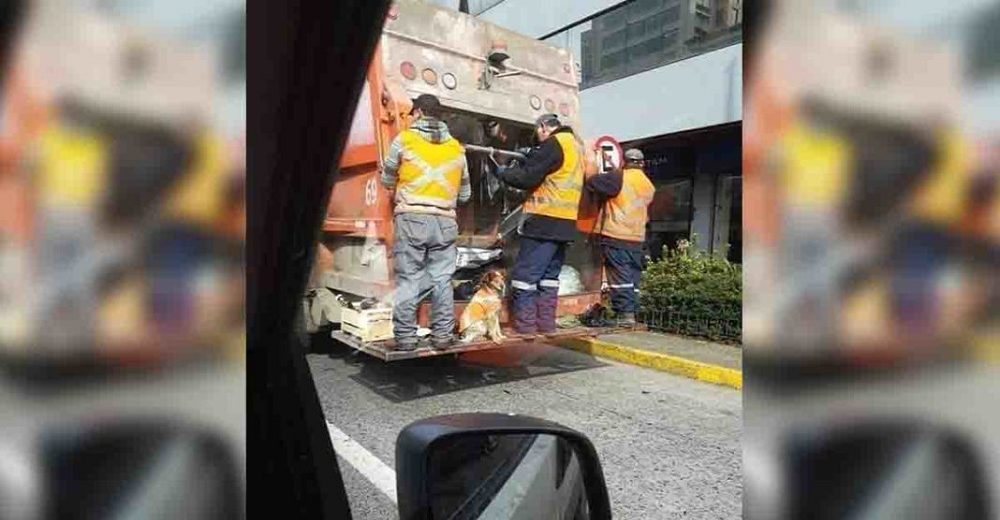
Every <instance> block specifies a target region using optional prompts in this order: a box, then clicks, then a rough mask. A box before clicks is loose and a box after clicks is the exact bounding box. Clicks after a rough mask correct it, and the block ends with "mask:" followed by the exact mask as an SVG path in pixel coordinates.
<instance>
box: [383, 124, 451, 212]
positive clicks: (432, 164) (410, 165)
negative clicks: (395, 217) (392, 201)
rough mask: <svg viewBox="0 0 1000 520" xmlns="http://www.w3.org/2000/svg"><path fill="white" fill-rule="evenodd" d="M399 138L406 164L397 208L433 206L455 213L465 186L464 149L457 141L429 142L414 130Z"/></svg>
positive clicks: (401, 172)
mask: <svg viewBox="0 0 1000 520" xmlns="http://www.w3.org/2000/svg"><path fill="white" fill-rule="evenodd" d="M400 138H401V140H402V145H403V160H402V163H401V164H400V166H399V184H398V185H397V186H396V203H397V205H399V204H405V205H418V206H434V207H436V208H439V209H442V210H447V211H452V212H453V211H454V209H455V203H456V201H457V200H458V191H459V188H460V187H461V183H462V170H463V167H464V165H465V148H463V147H462V145H461V144H459V143H458V141H456V140H455V139H454V138H449V139H448V140H447V141H445V142H443V143H432V142H429V141H427V140H425V139H424V138H423V137H421V136H420V134H418V133H417V132H416V131H414V130H404V131H403V132H402V133H401V134H400Z"/></svg>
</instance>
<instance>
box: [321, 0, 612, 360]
mask: <svg viewBox="0 0 1000 520" xmlns="http://www.w3.org/2000/svg"><path fill="white" fill-rule="evenodd" d="M420 94H433V95H434V96H436V97H437V98H438V99H439V100H440V101H441V104H442V107H443V109H444V114H443V116H442V119H443V120H444V121H445V122H446V123H447V124H448V127H449V129H450V131H451V134H452V136H453V137H455V138H456V139H457V140H458V141H459V142H460V143H462V144H463V145H464V146H465V148H466V154H467V160H468V165H469V174H470V180H471V185H472V199H471V200H470V201H469V202H468V203H467V204H465V205H463V206H460V207H459V210H458V221H459V239H458V250H459V252H458V260H457V271H456V275H455V278H454V280H453V286H454V288H455V301H456V309H455V312H456V316H459V315H461V312H462V310H463V308H464V307H465V304H466V303H467V301H468V300H469V298H470V297H471V296H472V294H473V292H474V290H475V287H476V282H477V280H478V277H479V276H480V275H481V274H482V272H483V271H484V270H485V269H490V268H494V269H506V270H508V272H509V269H510V268H511V266H512V264H513V261H514V259H515V258H516V256H517V250H518V238H517V232H516V228H517V224H518V222H519V221H520V216H521V211H520V205H521V202H523V200H524V198H525V196H526V194H525V193H523V192H517V191H516V190H511V189H508V188H506V187H504V186H503V185H502V184H501V183H500V182H499V181H498V180H497V178H496V176H495V175H494V173H495V170H496V168H498V167H499V166H500V165H506V164H509V163H510V162H511V161H516V160H518V159H523V157H524V156H523V155H521V154H520V153H518V152H517V150H519V149H523V148H524V147H528V146H530V145H531V144H532V139H533V138H534V125H535V121H536V119H537V118H538V117H539V116H540V115H542V114H545V113H555V114H558V115H559V117H560V118H561V120H562V121H563V122H564V124H567V125H569V126H571V127H573V128H574V129H575V130H577V131H579V122H580V100H579V88H578V71H577V68H576V66H575V64H574V60H573V56H572V55H571V54H570V52H569V51H568V50H566V49H562V48H559V47H555V46H552V45H550V44H548V43H545V42H541V41H538V40H535V39H533V38H530V37H527V36H524V35H521V34H517V33H515V32H512V31H510V30H507V29H504V28H501V27H498V26H496V25H493V24H491V23H488V22H486V21H483V20H480V19H478V18H475V17H473V16H470V15H468V14H465V13H460V12H457V11H454V10H450V9H447V8H444V7H439V6H436V5H432V4H429V3H424V2H421V1H419V0H400V1H398V2H396V3H394V5H393V6H392V7H391V8H390V11H389V14H388V17H387V20H386V23H385V25H384V29H383V31H382V34H381V37H380V40H379V42H378V45H377V48H376V50H375V53H374V56H373V59H372V61H371V63H370V66H369V70H368V72H367V76H366V81H365V85H364V88H363V90H362V92H361V95H360V98H359V100H358V104H357V109H356V111H355V114H354V118H353V122H352V125H351V129H350V134H349V137H348V140H347V143H346V148H345V151H344V154H343V156H342V158H341V161H340V164H339V175H338V177H337V181H336V183H335V185H334V187H333V191H332V194H331V197H330V203H329V207H328V209H327V212H326V218H325V220H324V223H323V228H322V233H321V236H320V239H319V245H318V247H317V256H316V261H315V263H314V269H313V272H312V276H311V279H310V282H309V284H308V286H307V290H306V295H305V299H304V302H303V313H302V316H303V321H304V322H305V323H304V327H305V328H306V329H307V330H308V331H309V332H311V333H318V332H319V331H321V330H322V331H324V332H325V331H326V330H330V331H331V333H332V335H333V336H334V338H336V339H337V340H338V341H340V342H342V343H345V344H347V345H349V346H351V347H354V348H356V349H358V350H362V351H364V352H367V353H369V354H371V355H374V356H376V357H379V358H381V359H383V360H385V361H393V360H397V359H404V358H410V357H418V356H429V355H438V354H442V353H455V352H462V351H468V350H475V349H485V348H494V347H496V346H498V345H496V344H494V343H492V342H489V341H482V342H476V343H469V344H462V345H459V346H456V347H454V348H452V349H449V350H447V351H441V350H432V349H429V348H427V349H418V350H417V351H416V352H396V351H393V350H392V348H391V346H389V344H388V342H386V341H384V340H387V339H389V338H391V336H392V329H391V307H392V305H391V299H392V293H393V287H394V276H393V260H392V242H393V218H392V217H393V205H392V197H391V194H390V193H389V192H388V190H386V189H385V188H384V187H383V186H382V185H381V182H380V171H381V166H382V161H383V160H384V158H385V154H386V153H387V151H388V148H389V146H390V144H391V142H392V140H393V138H394V137H395V136H396V134H398V133H399V132H400V131H402V130H404V129H406V128H407V127H408V125H409V124H410V122H411V121H410V116H409V112H410V109H411V106H412V99H414V98H416V97H417V96H418V95H420ZM581 144H583V145H584V149H585V150H589V152H588V154H587V155H588V157H587V161H586V163H587V168H588V174H591V173H594V172H596V171H598V170H600V169H608V168H612V167H614V163H615V162H620V161H621V158H620V155H621V150H620V147H616V145H617V143H615V142H614V140H613V139H612V138H609V137H606V136H605V137H604V138H602V139H599V140H588V141H586V142H583V141H581ZM590 152H594V153H593V154H591V153H590ZM598 152H599V153H598ZM598 157H599V158H600V160H597V159H598ZM598 211H599V208H598V207H597V204H596V203H595V202H594V201H593V200H591V199H590V198H589V196H588V195H587V194H584V197H583V200H581V205H580V219H579V222H578V228H579V230H580V239H579V240H577V241H575V242H574V243H573V244H572V246H571V248H570V250H569V251H568V253H567V255H566V265H565V267H564V268H563V271H562V273H561V274H560V289H559V306H558V314H559V316H562V317H568V316H576V315H580V314H583V313H585V312H587V311H588V310H593V309H594V308H595V306H596V305H599V304H600V301H601V287H602V278H603V272H602V262H601V256H600V250H599V248H598V247H597V246H596V244H595V241H593V240H591V239H590V238H589V233H590V232H591V231H592V230H593V226H594V223H595V221H596V218H597V215H598ZM505 307H506V306H505ZM428 314H429V305H428V303H427V302H426V301H425V302H424V304H423V306H422V307H421V310H420V311H419V322H420V324H421V326H424V327H425V326H426V324H427V319H428ZM506 322H507V310H506V308H505V309H504V310H503V311H502V317H501V323H506ZM561 331H562V332H561V334H565V335H568V336H571V335H577V334H594V333H596V332H597V330H596V329H588V328H586V327H581V326H577V327H571V326H567V327H566V328H564V329H561Z"/></svg>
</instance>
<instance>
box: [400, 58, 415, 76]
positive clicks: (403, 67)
mask: <svg viewBox="0 0 1000 520" xmlns="http://www.w3.org/2000/svg"><path fill="white" fill-rule="evenodd" d="M399 73H400V74H402V75H403V77H404V78H406V79H414V78H416V77H417V67H415V66H414V65H413V64H412V63H410V62H408V61H404V62H403V63H400V64H399Z"/></svg>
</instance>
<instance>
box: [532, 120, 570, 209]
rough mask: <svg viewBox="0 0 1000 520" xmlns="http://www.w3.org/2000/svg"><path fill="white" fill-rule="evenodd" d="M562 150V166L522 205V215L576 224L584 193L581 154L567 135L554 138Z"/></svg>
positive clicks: (564, 133)
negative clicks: (545, 217)
mask: <svg viewBox="0 0 1000 520" xmlns="http://www.w3.org/2000/svg"><path fill="white" fill-rule="evenodd" d="M554 138H555V140H556V142H558V143H559V147H560V148H561V149H562V154H563V162H562V165H561V166H560V167H559V169H558V170H556V171H555V172H553V173H550V174H549V175H547V176H546V177H545V180H544V181H542V184H541V185H540V186H538V187H537V188H535V191H533V192H532V193H531V195H530V196H529V197H528V200H526V201H525V202H524V212H525V213H533V214H535V215H545V216H548V217H554V218H562V219H566V220H576V218H577V214H578V211H579V209H580V195H581V193H582V191H583V153H582V151H581V149H580V145H579V143H577V141H576V138H575V137H574V136H573V134H572V133H570V132H560V133H558V134H555V135H554Z"/></svg>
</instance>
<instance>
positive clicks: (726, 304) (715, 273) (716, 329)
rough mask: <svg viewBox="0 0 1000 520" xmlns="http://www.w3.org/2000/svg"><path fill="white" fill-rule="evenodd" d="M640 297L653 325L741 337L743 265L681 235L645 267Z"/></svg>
mask: <svg viewBox="0 0 1000 520" xmlns="http://www.w3.org/2000/svg"><path fill="white" fill-rule="evenodd" d="M640 303H641V307H642V310H641V314H642V318H643V320H644V321H645V322H646V324H647V325H649V326H650V327H651V328H654V329H660V330H665V331H667V332H674V333H678V334H685V335H689V336H699V337H705V338H708V339H712V340H716V341H728V342H738V341H739V340H740V335H741V332H742V323H741V314H742V303H743V269H742V267H741V266H740V265H739V264H734V263H732V262H729V261H728V260H726V259H725V258H724V257H720V256H713V255H710V254H707V253H704V252H702V251H698V250H696V248H695V247H694V246H693V245H692V244H690V243H687V242H686V241H681V243H679V244H678V248H677V249H675V250H670V251H664V255H663V258H662V259H661V260H659V261H656V262H651V263H650V264H649V266H648V267H647V269H646V271H645V272H644V273H643V278H642V295H641V298H640Z"/></svg>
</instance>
